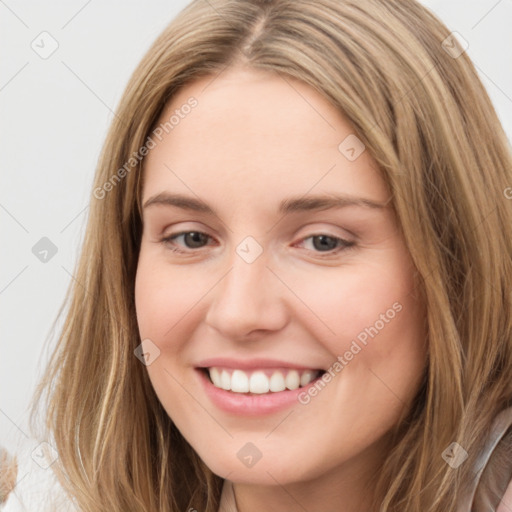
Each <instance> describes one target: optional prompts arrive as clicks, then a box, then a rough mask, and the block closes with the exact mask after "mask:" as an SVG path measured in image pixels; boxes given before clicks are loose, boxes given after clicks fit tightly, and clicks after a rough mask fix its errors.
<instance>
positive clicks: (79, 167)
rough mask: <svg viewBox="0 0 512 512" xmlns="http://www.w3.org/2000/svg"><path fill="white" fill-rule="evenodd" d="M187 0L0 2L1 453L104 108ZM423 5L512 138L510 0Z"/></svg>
mask: <svg viewBox="0 0 512 512" xmlns="http://www.w3.org/2000/svg"><path fill="white" fill-rule="evenodd" d="M187 3H188V0H187V1H184V0H173V1H172V2H171V1H164V0H153V1H152V2H142V1H141V0H139V1H135V0H125V1H121V0H108V1H99V0H89V1H87V0H73V1H69V0H68V1H64V0H53V1H52V2H36V1H35V0H25V1H21V0H0V41H1V46H2V49H3V53H2V58H1V59H0V147H1V151H0V169H1V172H2V186H1V188H0V229H1V236H2V238H1V240H2V243H1V245H2V265H1V266H0V311H1V318H0V322H1V324H0V325H1V327H2V330H1V352H0V445H1V444H3V445H4V446H5V447H7V448H8V449H10V450H12V451H19V447H20V446H21V445H22V444H24V445H26V446H28V445H30V443H31V442H32V441H31V440H30V439H29V438H28V437H26V434H27V435H28V434H29V432H28V430H27V426H26V421H27V407H28V404H29V400H30V397H31V394H32V392H33V389H34V385H35V383H36V381H37V380H38V378H39V377H40V375H41V370H42V367H43V365H44V364H45V362H46V360H47V354H46V353H43V352H42V349H43V343H44V340H45V339H46V337H47V336H48V334H49V330H50V327H51V324H52V322H53V321H54V319H55V317H56V315H57V312H58V309H59V307H60V305H61V303H62V301H63V299H64V296H65V292H66V289H67V287H68V285H69V283H70V281H71V279H72V272H73V269H74V265H75V261H76V258H77V254H78V249H79V244H80V242H81V239H82V235H83V229H84V226H85V222H86V219H87V214H88V197H89V191H90V188H91V183H92V178H93V173H94V170H95V166H96V162H97V158H98V156H99V152H100V148H101V146H102V144H103V140H104V138H105V135H106V132H107V128H108V126H109V124H110V122H111V120H112V118H113V113H112V112H113V111H114V110H115V108H116V106H117V104H118V102H119V100H120V96H121V94H122V92H123V90H124V87H125V85H126V83H127V81H128V79H129V76H130V75H131V73H132V71H133V70H134V69H135V66H136V65H137V63H138V62H139V60H140V59H141V58H142V56H143V54H144V53H145V52H146V50H147V49H148V47H149V46H150V44H151V43H152V42H153V40H154V39H155V38H156V36H157V35H158V34H159V33H160V32H161V30H163V28H164V27H165V26H166V25H167V24H168V22H169V21H170V20H171V19H172V18H173V17H174V15H175V14H176V13H177V12H178V11H179V10H181V9H182V8H183V7H184V6H185V5H186V4H187ZM422 3H423V4H424V5H426V6H427V7H430V8H431V9H432V10H433V11H434V12H435V13H436V14H437V15H438V16H439V17H440V18H441V19H442V20H443V21H444V22H445V23H446V24H447V26H448V27H449V29H450V30H455V31H457V32H459V33H460V34H461V35H462V36H463V37H464V39H466V40H467V41H468V42H469V48H468V50H467V51H468V54H469V56H470V57H471V58H472V59H473V62H474V63H475V64H476V66H477V69H478V72H479V73H480V76H481V78H482V81H483V83H484V85H485V86H486V88H487V90H488V92H489V94H490V96H491V99H492V101H493V102H494V105H495V106H496V108H497V110H498V114H499V116H500V119H501V121H502V123H503V125H504V128H505V130H506V132H507V134H508V136H509V139H512V57H511V50H512V31H511V29H510V26H511V22H512V0H500V1H497V0H472V1H468V0H424V1H423V2H422ZM43 31H47V32H48V33H50V34H51V36H52V37H53V38H54V39H55V40H56V41H57V43H58V48H57V50H56V51H55V53H53V54H52V55H51V56H50V57H49V58H47V59H42V58H41V57H40V56H39V55H38V54H37V53H36V52H35V51H34V50H33V49H32V48H31V43H32V41H33V40H35V43H34V44H39V47H40V51H44V49H48V48H50V45H51V44H52V43H51V41H50V39H48V38H47V39H45V42H44V49H43V48H42V46H43V43H41V42H40V41H41V37H37V36H38V35H39V34H40V33H41V32H43ZM43 37H45V36H43ZM511 186H512V183H511ZM42 237H47V238H49V239H50V240H51V242H52V243H53V244H54V245H55V246H56V248H57V253H56V254H55V255H54V256H53V257H51V258H49V261H47V262H46V263H44V262H41V261H40V260H39V259H38V258H37V257H36V256H35V255H34V254H33V252H32V247H33V246H34V245H35V244H36V243H37V242H38V241H39V240H40V239H41V238H42ZM31 446H32V445H31ZM33 446H35V444H33ZM30 462H31V461H30ZM22 476H23V474H21V473H20V477H22Z"/></svg>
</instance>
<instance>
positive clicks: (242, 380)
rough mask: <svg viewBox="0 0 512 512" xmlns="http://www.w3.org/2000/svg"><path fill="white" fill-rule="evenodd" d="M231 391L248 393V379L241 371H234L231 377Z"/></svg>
mask: <svg viewBox="0 0 512 512" xmlns="http://www.w3.org/2000/svg"><path fill="white" fill-rule="evenodd" d="M231 391H235V392H236V393H248V392H249V378H248V377H247V374H246V373H245V372H243V371H242V370H235V371H234V372H233V374H232V375H231Z"/></svg>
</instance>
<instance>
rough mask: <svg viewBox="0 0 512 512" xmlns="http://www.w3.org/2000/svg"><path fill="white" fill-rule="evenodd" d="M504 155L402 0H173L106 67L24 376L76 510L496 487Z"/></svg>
mask: <svg viewBox="0 0 512 512" xmlns="http://www.w3.org/2000/svg"><path fill="white" fill-rule="evenodd" d="M511 164H512V157H511V153H510V146H509V144H508V141H507V139H506V136H505V134H504V132H503V129H502V127H501V126H500V124H499V121H498V118H497V116H496V113H495V111H494V109H493V106H492V104H491V102H490V100H489V98H488V96H487V94H486V92H485V90H484V87H483V86H482V84H481V83H480V81H479V79H478V76H477V74H476V72H475V69H474V67H473V65H472V63H471V62H470V60H469V58H468V57H467V55H466V54H465V53H464V51H463V48H462V47H460V45H459V44H458V43H457V40H456V39H455V38H454V36H453V35H451V34H450V33H449V31H448V29H447V28H446V27H445V26H444V25H443V24H442V23H441V22H440V21H439V20H438V19H437V18H435V17H434V16H433V15H432V14H431V13H430V12H429V11H428V10H427V9H425V8H424V7H422V6H421V5H419V4H418V3H416V2H413V1H411V0H407V1H406V0H392V1H386V2H381V1H377V0H365V1H355V0H346V1H334V0H322V1H318V2H306V1H297V0H294V1H291V0H275V1H256V0H253V1H249V0H246V1H244V0H237V1H234V0H216V1H210V2H201V1H195V2H192V3H191V4H190V5H189V6H188V7H187V8H186V9H185V10H184V11H183V12H182V13H181V14H180V15H179V16H178V17H177V18H176V19H175V20H174V21H173V22H172V23H171V24H170V25H169V26H168V28H167V29H166V30H165V31H164V32H163V33H162V34H161V35H160V36H159V38H158V39H157V40H156V42H155V43H154V45H153V47H152V48H151V49H150V50H149V51H148V53H147V54H146V56H145V57H144V59H143V60H142V62H141V63H140V65H139V67H138V69H137V70H136V71H135V73H134V75H133V77H132V79H131V80H130V83H129V84H128V87H127V89H126V91H125V93H124V96H123V99H122V101H121V104H120V106H119V109H118V112H117V116H116V119H115V120H114V121H113V124H112V127H111V129H110V132H109V135H108V138H107V141H106V144H105V147H104V150H103V153H102V156H101V159H100V162H99V165H98V169H97V173H96V178H95V185H94V190H93V197H92V201H91V213H90V218H89V222H88V227H87V232H86V238H85V242H84V246H83V251H82V255H81V258H80V261H79V265H78V268H77V271H76V281H75V283H76V284H75V285H74V287H73V289H72V291H71V295H70V307H69V311H68V313H67V317H66V322H65V326H64V329H63V332H62V335H61V337H60V340H59V344H58V346H57V347H56V349H55V353H54V357H53V358H52V360H51V364H50V366H49V368H48V371H47V374H46V376H45V378H44V380H43V382H42V383H41V387H40V390H39V392H38V395H37V396H36V400H37V401H39V399H42V398H44V397H46V398H47V402H48V429H49V436H51V437H52V439H53V441H52V442H53V443H54V444H55V448H56V449H57V451H58V453H59V459H58V463H57V464H54V465H52V467H55V469H56V471H58V476H59V478H60V481H61V483H62V485H63V486H64V487H65V489H66V490H67V491H68V492H69V494H70V496H71V497H72V498H73V499H74V503H75V506H76V508H77V509H78V510H87V511H103V510H109V511H117V510H119V511H121V510H147V511H153V510H154V511H156V510H158V511H178V510H180V511H181V510H189V511H191V510H201V511H204V510H206V511H210V512H214V511H215V512H216V511H217V510H223V511H226V510H230V509H231V510H236V509H238V510H239V511H240V512H248V511H253V510H272V509H277V508H279V509H281V510H289V511H295V510H329V511H343V512H349V511H355V510H367V511H370V510H371V511H374V510H375V511H377V510H379V511H386V512H391V511H407V512H420V511H422V512H423V511H427V510H428V511H432V512H434V511H435V512H445V511H457V512H462V511H466V512H469V511H470V510H482V511H483V510H489V507H494V508H496V507H500V508H498V510H500V512H501V511H502V510H507V508H506V507H507V506H508V507H510V506H511V505H510V504H511V502H512V499H511V498H510V497H509V494H507V495H505V489H506V487H507V485H508V483H509V481H510V479H511V476H512V475H511V472H512V463H511V459H512V457H511V450H512V446H511V445H512V440H511V438H512V432H511V429H510V428H509V426H510V424H511V423H512V418H511V417H510V416H511V414H510V409H509V408H510V407H511V406H512V383H511V381H510V379H509V377H508V375H509V370H510V368H511V366H512V320H511V318H512V315H511V314H510V313H511V309H512V306H511V294H510V290H511V289H512V259H511V255H512V214H511V209H510V201H509V198H510V197H511V194H510V187H511V186H512V172H511V169H512V165H511ZM327 241H329V242H330V244H327V243H326V242H327ZM196 244H197V245H196ZM508 492H510V488H509V491H508ZM494 508H493V509H494Z"/></svg>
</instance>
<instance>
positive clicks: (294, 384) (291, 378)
mask: <svg viewBox="0 0 512 512" xmlns="http://www.w3.org/2000/svg"><path fill="white" fill-rule="evenodd" d="M284 381H285V383H286V387H287V388H288V389H297V388H298V387H299V386H300V377H299V372H298V371H297V370H292V371H291V372H288V374H287V375H286V378H285V379H284Z"/></svg>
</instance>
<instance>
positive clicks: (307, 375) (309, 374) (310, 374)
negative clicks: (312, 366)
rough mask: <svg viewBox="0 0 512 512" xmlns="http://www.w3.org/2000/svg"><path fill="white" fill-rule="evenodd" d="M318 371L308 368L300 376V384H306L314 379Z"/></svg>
mask: <svg viewBox="0 0 512 512" xmlns="http://www.w3.org/2000/svg"><path fill="white" fill-rule="evenodd" d="M317 373H318V372H314V371H312V370H306V371H305V372H303V373H302V375H301V376H300V386H301V387H302V386H305V385H306V384H309V383H310V382H311V381H312V380H314V379H315V378H316V375H317Z"/></svg>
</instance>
